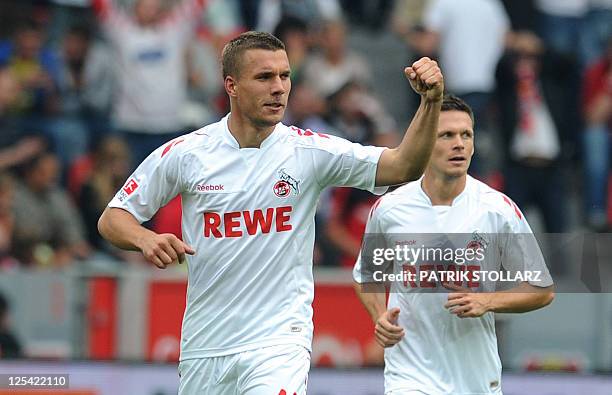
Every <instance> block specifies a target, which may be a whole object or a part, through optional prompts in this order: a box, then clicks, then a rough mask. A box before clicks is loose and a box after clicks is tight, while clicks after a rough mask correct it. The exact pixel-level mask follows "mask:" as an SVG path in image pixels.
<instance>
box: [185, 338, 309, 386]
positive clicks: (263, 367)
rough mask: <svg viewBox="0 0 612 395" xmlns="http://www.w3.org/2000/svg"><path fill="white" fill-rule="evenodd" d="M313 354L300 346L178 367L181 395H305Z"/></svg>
mask: <svg viewBox="0 0 612 395" xmlns="http://www.w3.org/2000/svg"><path fill="white" fill-rule="evenodd" d="M309 370H310V353H309V352H308V350H307V349H305V348H304V347H302V346H298V345H279V346H272V347H264V348H259V349H257V350H252V351H246V352H242V353H239V354H232V355H225V356H221V357H210V358H201V359H188V360H185V361H181V362H180V363H179V375H180V377H181V380H180V386H179V395H200V394H201V395H294V394H295V395H306V386H307V384H308V371H309Z"/></svg>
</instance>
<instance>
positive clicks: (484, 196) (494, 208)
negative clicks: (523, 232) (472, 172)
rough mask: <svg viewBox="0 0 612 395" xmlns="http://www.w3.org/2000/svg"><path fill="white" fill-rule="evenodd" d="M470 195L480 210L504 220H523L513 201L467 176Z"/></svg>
mask: <svg viewBox="0 0 612 395" xmlns="http://www.w3.org/2000/svg"><path fill="white" fill-rule="evenodd" d="M468 183H469V188H470V195H471V196H472V198H473V199H475V200H476V202H477V204H478V207H479V208H480V209H481V210H485V211H489V212H491V213H494V214H497V215H500V216H502V217H504V218H506V219H513V218H518V219H519V220H522V219H523V213H522V212H521V210H520V209H519V207H518V206H517V205H516V203H514V201H513V200H512V199H511V198H509V197H508V196H507V195H506V194H504V193H502V192H500V191H498V190H497V189H495V188H493V187H491V186H489V185H487V184H485V183H484V182H482V181H479V180H477V179H475V178H472V177H469V176H468Z"/></svg>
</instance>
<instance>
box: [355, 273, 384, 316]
mask: <svg viewBox="0 0 612 395" xmlns="http://www.w3.org/2000/svg"><path fill="white" fill-rule="evenodd" d="M353 288H355V292H356V293H357V296H358V297H359V300H360V301H361V304H363V306H364V307H365V308H366V310H367V311H368V314H370V317H371V318H372V321H374V324H376V321H377V320H378V318H379V317H380V316H381V315H382V314H383V313H384V312H385V311H387V298H386V290H385V287H384V286H383V285H382V284H374V283H366V284H359V283H357V282H354V283H353Z"/></svg>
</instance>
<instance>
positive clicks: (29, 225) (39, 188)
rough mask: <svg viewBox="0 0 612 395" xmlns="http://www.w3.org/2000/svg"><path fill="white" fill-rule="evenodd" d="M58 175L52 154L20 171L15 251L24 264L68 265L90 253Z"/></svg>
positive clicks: (47, 154) (38, 157) (80, 223)
mask: <svg viewBox="0 0 612 395" xmlns="http://www.w3.org/2000/svg"><path fill="white" fill-rule="evenodd" d="M59 172H60V165H59V162H58V160H57V158H56V157H55V155H53V154H51V153H43V154H40V155H38V156H36V157H35V158H34V159H32V160H30V161H29V162H27V163H26V164H24V165H23V166H22V168H21V174H20V175H21V179H20V181H21V182H18V183H17V184H16V188H15V198H14V200H13V210H14V211H13V212H14V214H15V227H14V239H13V247H14V255H15V257H16V258H17V259H18V260H19V261H21V262H22V263H24V264H41V265H45V264H55V265H65V264H67V263H70V262H72V261H73V260H74V259H77V258H85V257H87V256H88V254H89V252H90V247H89V245H88V244H87V242H86V241H85V240H84V238H83V237H84V234H85V231H84V227H83V223H82V221H81V217H80V215H79V213H78V211H77V210H76V208H75V206H74V205H73V204H72V201H71V200H70V198H69V197H68V195H67V193H66V192H65V191H64V190H63V189H61V188H60V187H58V186H57V185H56V180H57V178H58V176H59Z"/></svg>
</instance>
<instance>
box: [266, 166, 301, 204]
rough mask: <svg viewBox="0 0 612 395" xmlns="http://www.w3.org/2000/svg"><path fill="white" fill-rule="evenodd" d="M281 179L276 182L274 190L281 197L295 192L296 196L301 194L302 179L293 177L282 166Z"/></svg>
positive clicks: (279, 174) (279, 172) (279, 173)
mask: <svg viewBox="0 0 612 395" xmlns="http://www.w3.org/2000/svg"><path fill="white" fill-rule="evenodd" d="M278 178H279V180H278V181H276V182H275V183H274V187H273V188H272V190H273V191H274V194H275V195H276V196H278V197H279V198H287V197H289V196H291V193H292V192H293V193H294V194H295V196H297V195H299V194H300V180H297V179H295V178H293V177H292V176H291V175H289V174H288V173H287V171H286V170H285V169H284V168H282V169H280V170H279V171H278Z"/></svg>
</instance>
